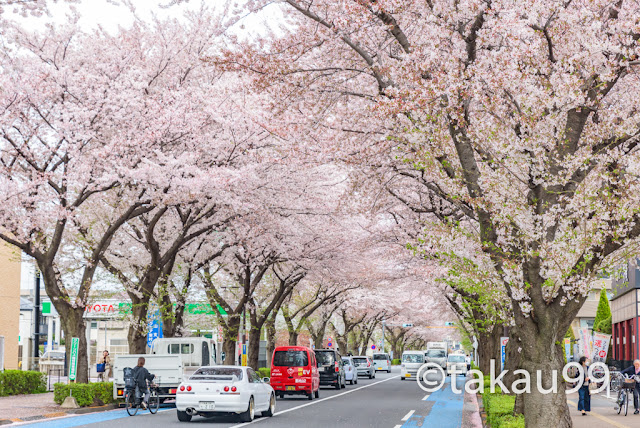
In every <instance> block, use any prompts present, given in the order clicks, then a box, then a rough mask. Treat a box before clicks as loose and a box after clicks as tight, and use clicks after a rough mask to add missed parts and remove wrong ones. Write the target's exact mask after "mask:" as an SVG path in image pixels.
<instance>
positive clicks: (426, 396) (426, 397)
mask: <svg viewBox="0 0 640 428" xmlns="http://www.w3.org/2000/svg"><path fill="white" fill-rule="evenodd" d="M429 395H430V394H427V395H425V396H424V398H423V399H422V401H427V399H428V398H429Z"/></svg>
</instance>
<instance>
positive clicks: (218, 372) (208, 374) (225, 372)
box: [192, 367, 242, 380]
mask: <svg viewBox="0 0 640 428" xmlns="http://www.w3.org/2000/svg"><path fill="white" fill-rule="evenodd" d="M234 376H235V377H236V378H238V380H242V369H234V368H227V367H203V368H200V369H198V370H196V371H195V373H193V376H192V378H193V379H194V380H197V379H202V380H232V379H233V377H234Z"/></svg>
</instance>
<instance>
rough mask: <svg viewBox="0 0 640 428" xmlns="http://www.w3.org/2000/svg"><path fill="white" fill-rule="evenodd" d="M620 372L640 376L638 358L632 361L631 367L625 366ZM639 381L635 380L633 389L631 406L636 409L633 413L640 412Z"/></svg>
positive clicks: (639, 361)
mask: <svg viewBox="0 0 640 428" xmlns="http://www.w3.org/2000/svg"><path fill="white" fill-rule="evenodd" d="M620 373H622V374H623V375H625V374H626V375H629V376H640V360H635V361H634V362H633V365H632V366H631V367H627V368H626V369H624V370H622V371H621V372H620ZM639 401H640V383H639V382H636V387H635V389H634V390H633V407H635V409H636V411H635V412H633V414H634V415H637V414H638V413H640V410H639V409H640V405H639V404H640V403H639Z"/></svg>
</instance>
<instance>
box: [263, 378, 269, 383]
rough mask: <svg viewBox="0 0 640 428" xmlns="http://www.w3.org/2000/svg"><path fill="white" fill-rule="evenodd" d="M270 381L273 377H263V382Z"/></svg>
mask: <svg viewBox="0 0 640 428" xmlns="http://www.w3.org/2000/svg"><path fill="white" fill-rule="evenodd" d="M270 381H271V378H269V377H263V378H262V382H263V383H269V382H270Z"/></svg>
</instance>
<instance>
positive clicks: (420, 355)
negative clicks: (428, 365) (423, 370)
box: [400, 351, 425, 380]
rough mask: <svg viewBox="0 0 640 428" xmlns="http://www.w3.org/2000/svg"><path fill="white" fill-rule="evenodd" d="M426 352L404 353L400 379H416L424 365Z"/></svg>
mask: <svg viewBox="0 0 640 428" xmlns="http://www.w3.org/2000/svg"><path fill="white" fill-rule="evenodd" d="M424 354H425V353H424V351H404V352H403V353H402V364H400V379H402V380H405V379H415V378H416V377H417V375H418V370H420V367H422V365H423V364H424Z"/></svg>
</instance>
